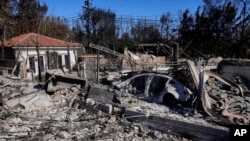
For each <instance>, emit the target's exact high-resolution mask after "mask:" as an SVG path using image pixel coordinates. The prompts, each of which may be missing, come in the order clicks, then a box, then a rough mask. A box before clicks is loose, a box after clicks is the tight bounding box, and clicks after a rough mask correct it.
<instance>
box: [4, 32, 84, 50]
mask: <svg viewBox="0 0 250 141" xmlns="http://www.w3.org/2000/svg"><path fill="white" fill-rule="evenodd" d="M37 40H38V45H39V46H40V47H67V46H69V47H80V46H81V45H80V44H79V43H70V42H66V41H64V40H60V39H56V38H52V37H48V36H44V35H40V34H36V33H27V34H22V35H19V36H16V37H13V38H11V39H10V40H7V41H4V45H5V46H12V47H19V46H25V47H35V46H36V41H37ZM0 44H2V42H1V41H0Z"/></svg>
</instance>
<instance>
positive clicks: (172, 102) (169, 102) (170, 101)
mask: <svg viewBox="0 0 250 141" xmlns="http://www.w3.org/2000/svg"><path fill="white" fill-rule="evenodd" d="M162 102H163V104H164V105H166V106H169V107H173V106H176V105H177V103H178V100H177V99H176V98H175V97H174V95H172V94H171V93H166V94H165V95H164V96H163V101H162Z"/></svg>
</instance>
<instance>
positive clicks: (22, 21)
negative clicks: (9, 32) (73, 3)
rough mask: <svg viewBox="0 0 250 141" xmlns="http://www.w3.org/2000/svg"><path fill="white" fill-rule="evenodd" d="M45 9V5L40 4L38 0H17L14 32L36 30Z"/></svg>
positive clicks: (21, 32) (46, 8) (20, 32)
mask: <svg viewBox="0 0 250 141" xmlns="http://www.w3.org/2000/svg"><path fill="white" fill-rule="evenodd" d="M47 10H48V7H47V5H46V4H43V5H42V4H40V3H39V1H38V0H19V1H18V4H17V13H16V21H15V22H16V34H17V35H19V34H23V33H28V32H37V31H38V30H39V29H38V28H39V27H40V23H41V20H42V17H44V16H45V14H46V12H47Z"/></svg>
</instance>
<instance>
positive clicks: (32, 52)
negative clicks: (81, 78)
mask: <svg viewBox="0 0 250 141" xmlns="http://www.w3.org/2000/svg"><path fill="white" fill-rule="evenodd" d="M78 49H80V47H74V48H70V50H69V54H70V67H71V68H72V67H73V66H74V65H75V64H76V61H77V60H76V58H77V51H78ZM47 51H48V48H47V47H40V48H39V53H40V56H42V57H43V63H44V72H42V73H45V72H46V70H48V65H47V62H48V60H47V55H46V52H47ZM19 52H20V54H19ZM49 52H57V53H58V55H61V56H62V65H63V66H64V67H63V69H64V70H65V71H68V69H66V67H65V66H66V61H65V55H68V51H67V48H65V47H64V48H61V47H53V48H51V47H50V48H49ZM18 54H19V58H20V57H23V58H25V60H27V69H30V62H29V57H32V56H34V57H35V58H37V51H36V49H35V47H32V48H31V47H29V48H28V50H27V48H25V47H23V48H21V49H19V50H18V49H17V48H16V56H18ZM35 69H36V71H35V73H34V75H35V76H37V75H38V63H37V61H36V62H35Z"/></svg>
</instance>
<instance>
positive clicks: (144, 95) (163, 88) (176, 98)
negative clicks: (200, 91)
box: [111, 72, 193, 106]
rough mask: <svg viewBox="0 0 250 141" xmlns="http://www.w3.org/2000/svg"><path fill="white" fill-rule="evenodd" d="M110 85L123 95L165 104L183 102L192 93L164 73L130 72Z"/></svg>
mask: <svg viewBox="0 0 250 141" xmlns="http://www.w3.org/2000/svg"><path fill="white" fill-rule="evenodd" d="M111 85H112V87H113V88H114V89H115V90H119V91H120V92H121V93H122V94H123V95H130V96H134V97H136V98H139V99H143V100H146V101H149V102H154V103H159V104H165V105H167V106H174V105H177V104H184V103H186V102H188V101H189V100H190V99H191V97H192V95H193V93H192V91H190V90H189V89H188V88H187V87H185V86H184V85H183V84H182V83H180V82H179V81H177V80H176V79H174V78H172V77H170V76H168V75H167V74H164V73H153V72H137V73H136V72H131V73H129V74H127V75H126V76H125V77H123V78H121V79H118V80H113V81H112V83H111Z"/></svg>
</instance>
